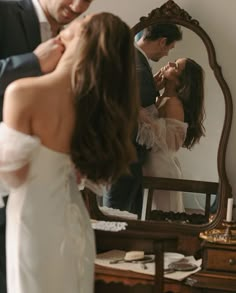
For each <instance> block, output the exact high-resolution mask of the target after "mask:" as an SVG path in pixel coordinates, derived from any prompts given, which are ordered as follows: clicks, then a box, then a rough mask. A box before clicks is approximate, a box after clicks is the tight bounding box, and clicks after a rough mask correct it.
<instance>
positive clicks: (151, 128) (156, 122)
mask: <svg viewBox="0 0 236 293" xmlns="http://www.w3.org/2000/svg"><path fill="white" fill-rule="evenodd" d="M149 118H150V121H149V122H148V121H147V119H145V120H143V121H139V127H138V134H137V138H136V140H137V142H138V143H139V144H141V145H146V147H147V148H152V149H153V150H154V151H158V150H162V151H165V152H177V151H178V149H179V148H180V147H181V146H182V145H183V143H184V140H185V136H186V132H187V128H188V124H187V123H184V122H181V121H179V120H176V119H170V118H157V117H153V115H150V116H149Z"/></svg>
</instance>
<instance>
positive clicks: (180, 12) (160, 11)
mask: <svg viewBox="0 0 236 293" xmlns="http://www.w3.org/2000/svg"><path fill="white" fill-rule="evenodd" d="M156 17H162V18H169V17H172V18H175V19H179V20H184V21H188V22H190V23H193V24H194V25H199V22H198V21H197V20H196V19H193V18H192V16H190V15H189V14H188V12H186V11H185V10H184V9H182V8H180V7H179V6H178V5H177V4H176V3H175V2H174V1H173V0H168V1H167V2H166V3H164V4H163V5H162V6H161V7H160V8H156V9H154V10H152V11H151V12H150V13H149V14H148V16H147V17H141V18H140V21H145V20H146V19H147V18H149V19H151V18H154V19H155V18H156Z"/></svg>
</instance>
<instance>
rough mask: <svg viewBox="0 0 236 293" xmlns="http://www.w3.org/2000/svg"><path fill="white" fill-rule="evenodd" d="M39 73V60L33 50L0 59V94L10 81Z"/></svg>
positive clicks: (1, 94) (0, 94)
mask: <svg viewBox="0 0 236 293" xmlns="http://www.w3.org/2000/svg"><path fill="white" fill-rule="evenodd" d="M41 74H42V72H41V68H40V64H39V60H38V58H37V57H36V55H35V54H34V53H33V52H31V53H26V54H21V55H17V56H11V57H8V58H6V59H0V96H3V94H4V92H5V90H6V87H7V86H8V85H9V84H10V83H11V82H12V81H14V80H16V79H19V78H22V77H27V76H37V75H41Z"/></svg>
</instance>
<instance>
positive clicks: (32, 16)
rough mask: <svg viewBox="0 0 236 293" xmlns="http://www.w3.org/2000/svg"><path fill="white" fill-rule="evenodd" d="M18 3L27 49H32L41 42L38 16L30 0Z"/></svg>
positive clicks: (22, 0)
mask: <svg viewBox="0 0 236 293" xmlns="http://www.w3.org/2000/svg"><path fill="white" fill-rule="evenodd" d="M18 5H19V6H20V18H21V22H22V24H23V28H24V31H25V35H26V39H27V43H28V46H29V50H30V51H33V50H34V49H35V48H36V47H37V46H38V45H39V44H40V43H41V36H40V27H39V21H38V17H37V14H36V12H35V10H34V7H33V4H32V2H31V0H21V1H19V2H18Z"/></svg>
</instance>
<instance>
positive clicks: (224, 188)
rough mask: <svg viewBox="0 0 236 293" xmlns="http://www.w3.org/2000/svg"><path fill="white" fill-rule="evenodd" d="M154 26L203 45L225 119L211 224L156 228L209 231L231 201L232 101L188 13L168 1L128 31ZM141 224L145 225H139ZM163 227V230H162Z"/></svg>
mask: <svg viewBox="0 0 236 293" xmlns="http://www.w3.org/2000/svg"><path fill="white" fill-rule="evenodd" d="M154 23H175V24H177V25H182V26H184V27H186V28H188V29H190V30H192V31H193V32H195V33H196V34H197V35H198V36H199V37H200V38H201V40H202V41H203V43H204V45H205V47H206V49H207V53H208V59H209V64H210V67H211V69H212V70H213V72H214V75H215V77H216V79H217V81H218V83H219V85H220V87H221V90H222V92H223V96H224V100H225V118H224V124H223V129H222V133H221V138H220V143H219V148H218V155H217V167H218V174H219V191H218V192H219V195H220V196H219V207H218V209H217V214H216V216H215V218H214V220H213V221H212V222H211V223H207V224H203V225H190V224H186V225H183V224H181V225H180V224H175V223H171V224H169V223H164V222H158V227H160V226H161V225H164V226H165V228H167V226H168V230H169V228H171V230H172V229H173V230H176V229H179V228H180V229H183V228H184V230H185V231H192V232H200V231H202V230H207V229H212V228H214V227H216V226H217V225H219V224H220V223H221V222H222V220H223V219H224V218H225V213H226V205H227V198H228V197H231V186H230V184H229V182H228V178H227V174H226V170H225V155H226V148H227V143H228V138H229V133H230V128H231V123H232V109H233V105H232V97H231V93H230V90H229V87H228V85H227V83H226V81H225V79H224V77H223V75H222V71H221V67H220V66H219V65H218V64H217V60H216V53H215V48H214V46H213V43H212V41H211V39H210V37H209V36H208V34H207V33H206V31H205V30H204V29H203V28H202V27H201V26H200V24H199V22H198V21H197V20H196V19H193V18H192V17H191V16H190V15H189V14H188V12H186V11H185V10H184V9H182V8H180V7H179V6H178V5H177V4H176V3H175V2H174V1H173V0H168V1H167V2H166V3H164V4H163V5H162V6H161V7H160V8H156V9H154V10H152V11H151V12H150V13H149V14H148V16H146V17H145V16H143V17H141V18H140V22H139V23H137V24H136V25H135V26H134V27H133V28H132V31H133V33H134V35H136V34H137V33H138V32H139V31H141V30H143V29H144V28H145V27H147V26H150V25H152V24H154ZM142 224H146V222H145V223H142ZM150 224H151V225H153V224H154V225H155V224H156V225H157V223H153V222H150V223H149V222H148V225H150ZM166 225H167V226H166Z"/></svg>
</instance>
